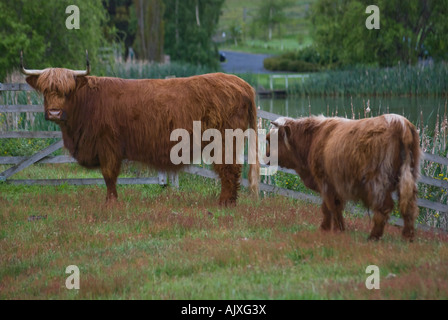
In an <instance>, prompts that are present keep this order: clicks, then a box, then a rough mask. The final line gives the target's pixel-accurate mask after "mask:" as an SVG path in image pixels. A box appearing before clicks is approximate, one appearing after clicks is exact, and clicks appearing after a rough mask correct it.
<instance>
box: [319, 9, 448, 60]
mask: <svg viewBox="0 0 448 320" xmlns="http://www.w3.org/2000/svg"><path fill="white" fill-rule="evenodd" d="M370 4H371V1H368V0H337V1H333V0H318V1H317V2H316V3H314V4H313V6H312V8H311V22H312V25H313V32H312V35H313V38H314V41H315V45H316V48H317V50H318V51H319V53H320V55H321V56H322V57H329V61H330V62H332V61H338V62H339V64H341V65H353V64H377V65H380V66H392V65H395V64H396V63H397V62H398V61H402V62H404V63H415V62H416V61H417V60H418V59H419V58H424V57H428V56H431V57H433V58H435V59H447V58H448V53H447V46H448V38H447V37H446V34H447V32H448V19H447V18H446V17H447V16H448V0H437V1H436V0H415V1H402V0H378V1H377V2H376V5H377V6H378V7H379V9H380V22H381V26H380V29H379V30H375V29H372V30H369V29H367V28H366V26H365V21H366V19H367V18H368V14H366V13H365V11H366V8H367V6H369V5H370Z"/></svg>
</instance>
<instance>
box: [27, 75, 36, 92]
mask: <svg viewBox="0 0 448 320" xmlns="http://www.w3.org/2000/svg"><path fill="white" fill-rule="evenodd" d="M37 79H39V76H29V77H26V82H27V83H28V84H29V85H30V86H31V88H33V89H35V90H38V88H37Z"/></svg>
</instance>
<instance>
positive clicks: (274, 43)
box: [218, 0, 314, 54]
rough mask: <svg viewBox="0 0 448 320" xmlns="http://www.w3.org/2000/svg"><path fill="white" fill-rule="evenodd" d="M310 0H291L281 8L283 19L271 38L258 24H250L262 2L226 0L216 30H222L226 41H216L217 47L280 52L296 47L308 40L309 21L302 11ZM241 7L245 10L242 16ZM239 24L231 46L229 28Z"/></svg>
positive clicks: (309, 40) (252, 51) (301, 45)
mask: <svg viewBox="0 0 448 320" xmlns="http://www.w3.org/2000/svg"><path fill="white" fill-rule="evenodd" d="M313 2H314V1H313V0H300V1H294V2H293V3H292V5H291V6H289V7H288V8H287V9H286V10H285V14H286V19H285V21H284V22H283V23H282V24H281V30H282V31H281V33H279V30H278V28H275V29H274V30H273V38H272V39H271V40H268V39H267V31H266V30H262V29H261V28H260V27H258V26H257V27H253V26H252V23H253V21H254V19H255V18H257V17H258V8H259V7H260V6H261V5H262V4H263V1H261V0H255V1H247V0H243V1H237V0H226V2H225V4H224V6H223V10H222V15H221V17H220V19H219V25H218V31H219V33H222V32H226V34H227V37H226V39H227V40H226V41H225V42H224V43H222V44H221V45H220V49H221V50H234V51H241V52H250V53H262V54H281V53H284V52H285V51H289V50H297V49H300V48H302V47H303V46H308V45H310V44H311V43H312V39H311V37H310V34H309V30H310V21H309V20H307V19H306V14H307V10H308V8H309V6H310V5H311V4H312V3H313ZM244 10H245V12H246V14H245V17H246V18H245V19H244ZM235 26H237V27H239V28H240V30H241V31H242V34H241V37H242V39H240V41H238V45H236V46H235V43H234V40H233V39H231V32H230V30H231V29H232V28H233V27H235Z"/></svg>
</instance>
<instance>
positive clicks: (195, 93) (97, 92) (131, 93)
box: [26, 68, 259, 205]
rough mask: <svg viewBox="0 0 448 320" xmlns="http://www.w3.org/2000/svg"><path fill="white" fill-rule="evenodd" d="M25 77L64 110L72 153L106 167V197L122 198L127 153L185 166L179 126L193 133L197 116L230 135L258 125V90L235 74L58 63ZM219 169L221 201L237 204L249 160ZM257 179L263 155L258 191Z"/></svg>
mask: <svg viewBox="0 0 448 320" xmlns="http://www.w3.org/2000/svg"><path fill="white" fill-rule="evenodd" d="M26 80H27V82H28V83H29V84H30V85H31V86H32V87H33V88H35V89H36V90H38V91H40V92H42V93H43V94H44V98H45V101H44V105H45V112H46V116H47V118H49V115H50V111H52V112H53V113H54V112H61V114H62V115H63V116H62V117H61V119H56V120H55V122H56V123H58V124H59V126H60V127H61V131H62V135H63V140H64V145H65V147H66V148H67V149H68V150H69V151H70V153H71V155H72V156H73V157H74V158H75V159H76V160H77V161H78V162H79V164H81V165H82V166H84V167H87V168H97V167H100V168H101V171H102V174H103V177H104V180H105V182H106V185H107V200H111V199H116V198H117V190H116V181H117V177H118V174H119V172H120V166H121V162H122V160H123V159H129V160H133V161H138V162H142V163H145V164H147V165H149V166H152V167H154V168H157V169H161V170H167V171H175V170H179V169H180V167H181V165H178V166H175V165H173V164H172V163H171V160H170V150H171V148H172V147H173V146H174V145H176V144H177V143H178V142H177V141H175V142H173V141H170V134H171V132H172V131H173V130H175V129H180V128H182V129H186V130H187V131H189V132H190V135H191V136H192V134H193V121H201V122H202V131H205V130H207V129H210V128H214V129H218V130H220V131H221V133H222V136H223V140H224V137H225V129H234V130H235V129H242V130H243V131H244V130H246V129H248V128H249V127H251V128H253V129H254V130H256V127H257V126H256V115H257V110H256V106H255V99H254V98H255V94H254V90H253V88H252V87H251V86H250V85H249V84H247V83H246V82H245V81H243V80H241V79H240V78H238V77H236V76H232V75H227V74H222V73H216V74H207V75H201V76H194V77H190V78H175V79H167V80H124V79H118V78H108V77H92V76H87V77H75V76H74V75H73V73H72V72H71V71H70V70H67V69H58V68H51V69H46V70H45V72H44V73H43V74H42V75H40V76H30V77H28V78H27V79H26ZM257 145H258V143H257ZM204 146H205V144H204V145H203V146H202V147H204ZM191 148H193V143H191ZM224 148H225V143H224V141H223V150H225V149H224ZM224 157H225V152H223V159H224ZM223 163H225V162H224V160H223ZM234 163H236V162H234ZM214 168H215V170H216V171H217V173H218V174H219V177H220V178H221V185H222V189H221V196H220V204H222V205H229V204H235V202H236V199H237V192H238V189H239V183H240V176H241V169H242V165H238V164H232V165H226V164H222V165H215V166H214ZM258 179H259V163H258V157H257V163H256V164H254V165H251V167H250V174H249V180H250V188H251V190H252V191H253V193H255V194H257V195H258Z"/></svg>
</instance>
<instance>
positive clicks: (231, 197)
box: [214, 164, 242, 206]
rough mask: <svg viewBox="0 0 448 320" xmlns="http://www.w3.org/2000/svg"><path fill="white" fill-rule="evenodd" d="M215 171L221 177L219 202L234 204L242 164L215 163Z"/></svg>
mask: <svg viewBox="0 0 448 320" xmlns="http://www.w3.org/2000/svg"><path fill="white" fill-rule="evenodd" d="M214 168H215V171H216V172H217V173H218V175H219V178H220V179H221V195H220V197H219V204H220V205H222V206H233V205H236V199H237V197H238V189H239V188H240V177H241V170H242V165H240V164H215V165H214Z"/></svg>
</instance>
